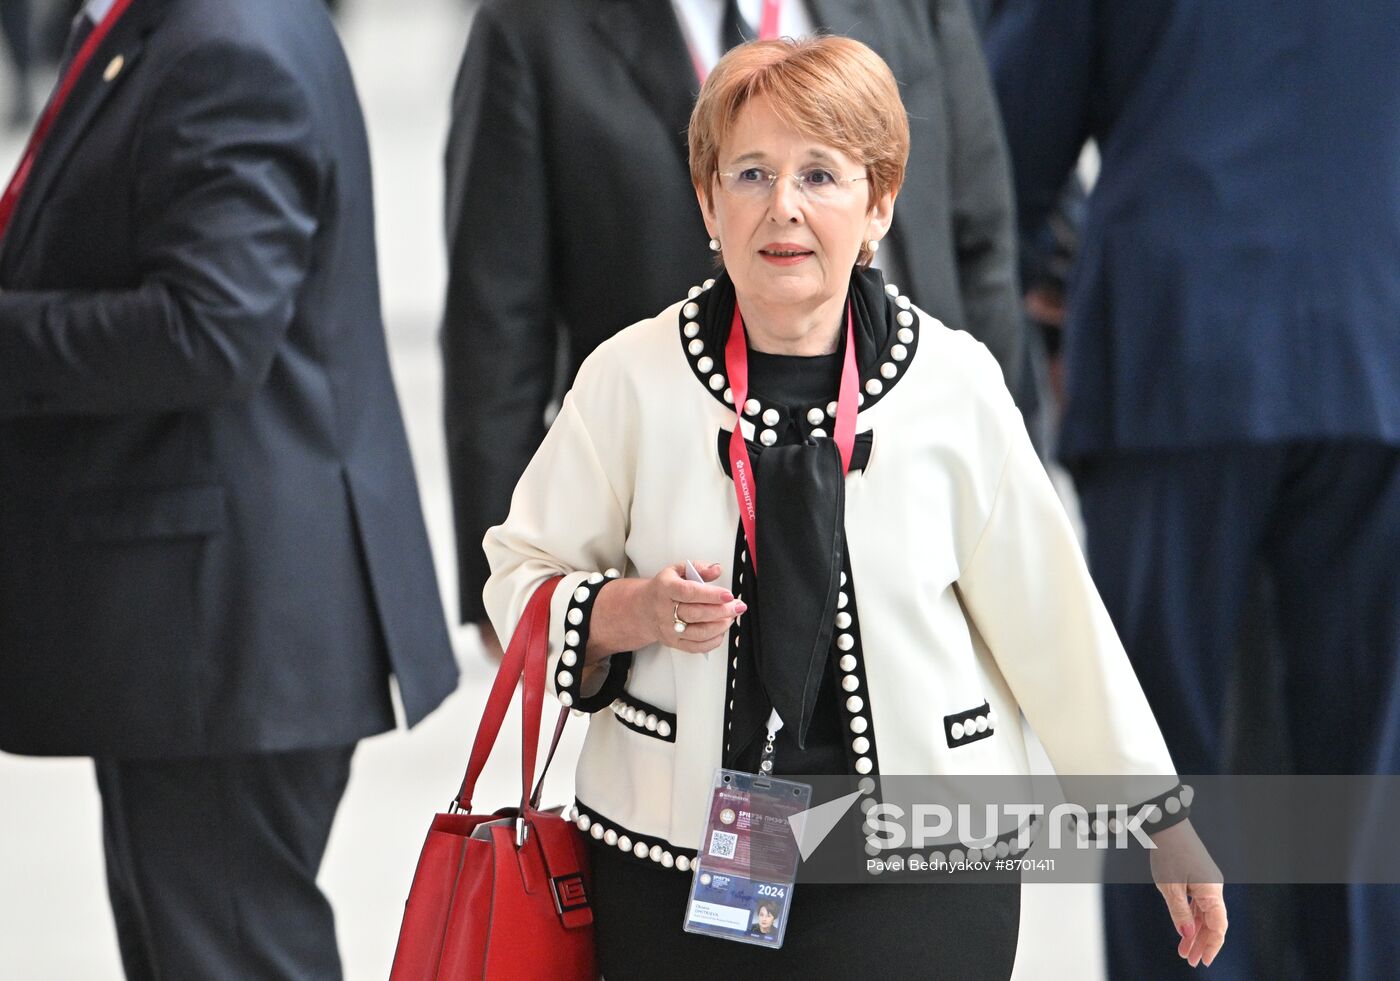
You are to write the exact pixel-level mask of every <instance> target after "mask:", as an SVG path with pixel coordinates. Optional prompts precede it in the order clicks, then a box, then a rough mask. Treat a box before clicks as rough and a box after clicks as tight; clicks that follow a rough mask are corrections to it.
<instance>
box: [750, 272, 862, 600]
mask: <svg viewBox="0 0 1400 981" xmlns="http://www.w3.org/2000/svg"><path fill="white" fill-rule="evenodd" d="M724 363H725V369H726V370H727V371H728V372H729V390H730V392H731V393H732V394H733V396H734V411H735V418H734V432H733V433H732V434H731V435H730V437H729V472H730V473H731V474H732V475H733V476H734V496H735V497H736V498H737V499H738V501H739V518H740V520H742V521H743V523H744V539H745V540H746V541H747V542H748V543H749V561H750V562H752V563H753V569H754V572H755V573H756V572H758V548H757V545H758V534H757V531H758V492H757V491H758V489H757V487H755V486H754V480H753V461H752V460H751V459H750V458H749V445H748V444H747V443H746V442H744V427H743V419H744V402H745V401H746V400H747V399H748V396H749V345H748V339H747V338H746V336H745V334H744V318H743V317H742V316H741V315H740V313H739V304H738V301H735V303H734V322H733V323H732V324H730V326H729V340H728V342H727V343H726V344H725V347H724ZM859 385H860V376H859V373H858V372H857V371H856V318H855V312H854V310H853V309H852V307H851V303H850V301H849V300H848V301H846V357H845V361H844V362H843V363H842V365H841V384H840V389H839V391H840V394H839V396H838V397H837V402H836V426H835V429H834V432H833V435H834V438H835V440H836V449H837V450H838V451H839V452H840V454H841V472H842V474H846V473H850V470H851V453H852V451H853V450H854V449H855V445H856V413H857V412H858V411H859V410H860V406H859V398H860V392H859V391H858V388H859Z"/></svg>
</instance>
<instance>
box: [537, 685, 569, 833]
mask: <svg viewBox="0 0 1400 981" xmlns="http://www.w3.org/2000/svg"><path fill="white" fill-rule="evenodd" d="M568 721H569V710H568V709H566V708H561V709H560V710H559V721H558V722H556V723H554V738H553V739H552V740H550V743H549V755H548V756H546V757H545V758H544V769H543V770H541V771H540V778H539V780H538V781H536V782H535V790H534V793H532V794H530V806H531V807H532V808H534V809H535V810H539V807H540V795H541V794H543V793H544V778H545V777H546V776H547V775H548V774H549V764H551V763H553V762H554V751H555V750H556V749H558V748H559V737H560V736H562V735H564V723H565V722H568Z"/></svg>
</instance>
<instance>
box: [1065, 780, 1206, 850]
mask: <svg viewBox="0 0 1400 981" xmlns="http://www.w3.org/2000/svg"><path fill="white" fill-rule="evenodd" d="M1194 797H1195V791H1194V790H1192V789H1191V787H1190V786H1189V785H1186V784H1181V783H1178V784H1177V785H1176V786H1175V787H1173V788H1172V789H1171V790H1168V791H1166V792H1165V793H1161V794H1158V795H1157V796H1156V797H1152V798H1149V799H1148V800H1145V801H1143V802H1142V803H1140V804H1136V805H1133V806H1130V807H1128V808H1126V809H1116V810H1115V812H1114V814H1112V815H1109V816H1107V817H1105V816H1103V815H1094V814H1090V815H1088V816H1087V818H1076V819H1075V821H1074V825H1075V827H1074V832H1075V834H1076V835H1078V836H1079V839H1080V840H1081V841H1098V840H1099V839H1100V838H1105V837H1107V838H1116V837H1117V836H1118V835H1119V834H1120V833H1121V832H1122V831H1123V821H1122V818H1121V817H1120V816H1119V815H1123V814H1124V813H1126V817H1127V819H1128V821H1129V822H1130V823H1132V824H1136V825H1137V826H1138V827H1139V828H1140V829H1141V830H1142V831H1143V832H1144V833H1145V834H1147V835H1154V834H1156V833H1157V832H1159V831H1165V830H1167V829H1168V828H1170V827H1172V826H1174V825H1177V824H1180V823H1181V822H1182V821H1185V820H1186V819H1187V818H1189V817H1190V816H1191V801H1192V799H1193V798H1194Z"/></svg>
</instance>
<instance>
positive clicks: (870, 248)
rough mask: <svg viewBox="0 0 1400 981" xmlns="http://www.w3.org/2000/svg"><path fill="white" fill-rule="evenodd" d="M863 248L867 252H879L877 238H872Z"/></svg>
mask: <svg viewBox="0 0 1400 981" xmlns="http://www.w3.org/2000/svg"><path fill="white" fill-rule="evenodd" d="M865 248H866V251H867V252H872V253H873V252H879V251H880V240H879V239H878V238H872V239H871V240H870V241H869V242H866V243H865Z"/></svg>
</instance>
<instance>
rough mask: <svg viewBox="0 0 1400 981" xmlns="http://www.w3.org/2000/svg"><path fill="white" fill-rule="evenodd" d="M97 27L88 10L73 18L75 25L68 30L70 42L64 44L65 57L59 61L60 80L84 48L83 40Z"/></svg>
mask: <svg viewBox="0 0 1400 981" xmlns="http://www.w3.org/2000/svg"><path fill="white" fill-rule="evenodd" d="M96 27H97V25H96V24H94V23H93V22H92V18H91V17H89V16H88V15H87V12H86V11H84V12H83V13H80V14H79V15H78V16H77V17H74V18H73V26H72V28H70V29H69V31H68V43H67V44H65V45H64V46H63V58H62V60H60V61H59V63H58V77H59V79H60V81H61V80H62V79H63V76H64V75H66V74H67V73H68V66H69V65H71V64H73V59H74V58H76V57H77V56H78V52H79V51H81V50H82V48H83V42H84V41H86V40H87V39H88V35H90V34H91V33H92V32H93V30H95V29H96Z"/></svg>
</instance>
